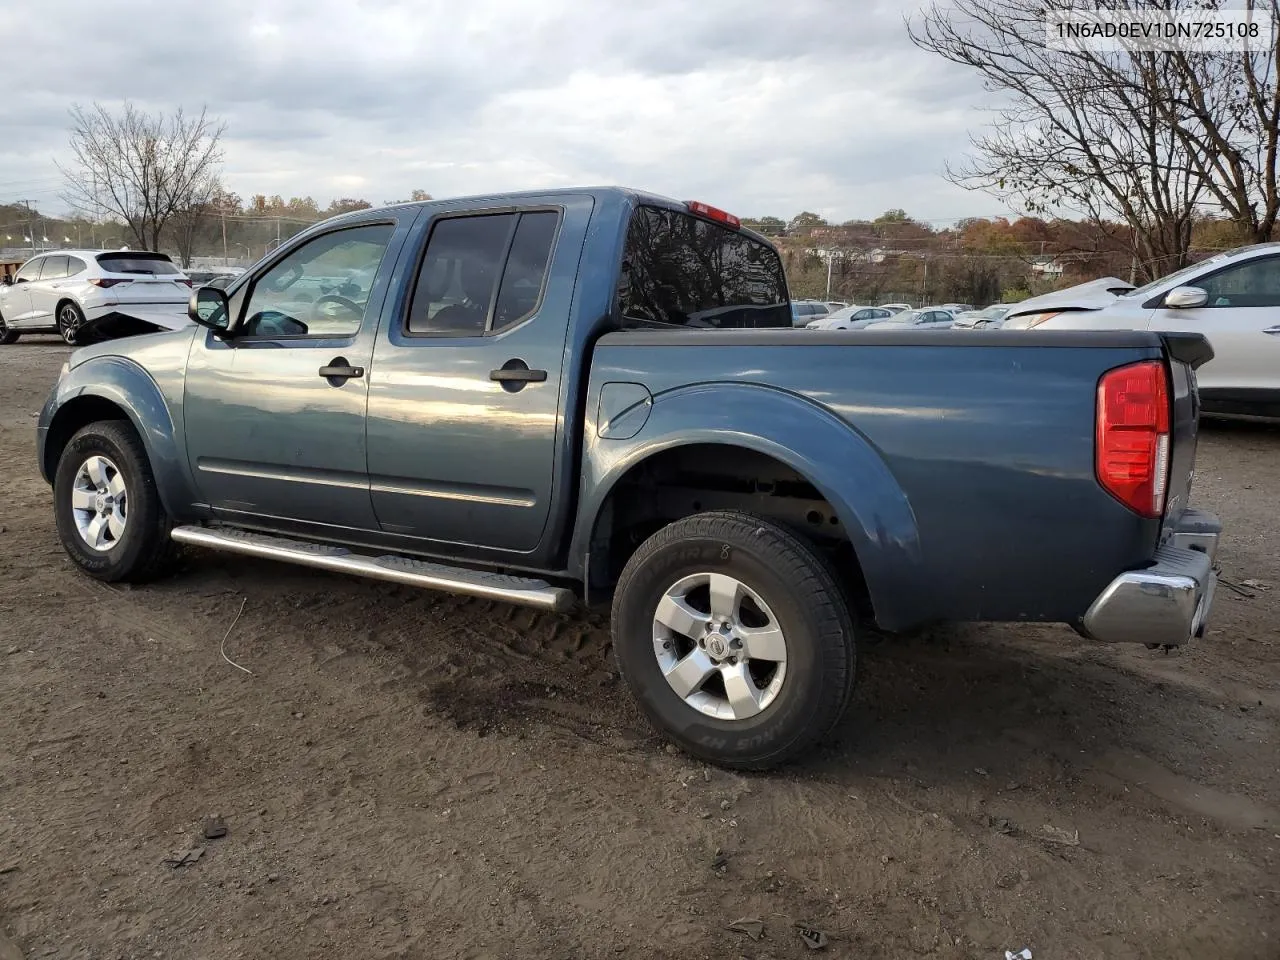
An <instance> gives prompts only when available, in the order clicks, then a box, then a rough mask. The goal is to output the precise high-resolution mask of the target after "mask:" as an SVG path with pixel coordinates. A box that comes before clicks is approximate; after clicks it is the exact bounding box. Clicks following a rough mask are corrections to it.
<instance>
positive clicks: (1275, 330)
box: [1262, 327, 1280, 337]
mask: <svg viewBox="0 0 1280 960" xmlns="http://www.w3.org/2000/svg"><path fill="white" fill-rule="evenodd" d="M1262 332H1263V333H1269V334H1271V335H1272V336H1273V337H1280V327H1267V328H1265V329H1264V330H1263V331H1262Z"/></svg>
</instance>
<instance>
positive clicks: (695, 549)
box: [612, 511, 855, 770]
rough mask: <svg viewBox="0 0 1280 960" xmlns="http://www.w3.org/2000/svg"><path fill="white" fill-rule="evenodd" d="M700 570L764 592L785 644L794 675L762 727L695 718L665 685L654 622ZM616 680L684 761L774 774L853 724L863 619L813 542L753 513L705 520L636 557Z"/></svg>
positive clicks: (657, 538)
mask: <svg viewBox="0 0 1280 960" xmlns="http://www.w3.org/2000/svg"><path fill="white" fill-rule="evenodd" d="M701 572H708V573H728V574H730V575H731V576H733V577H734V578H735V579H737V580H738V581H739V582H741V583H743V584H745V585H746V586H747V587H749V588H750V589H751V590H753V591H755V592H756V593H757V594H759V596H760V598H761V599H762V600H763V601H764V602H765V603H766V604H767V605H768V607H769V608H770V610H772V612H773V614H774V616H775V618H776V620H777V621H778V626H779V627H780V628H781V629H782V631H783V633H784V635H785V638H786V647H787V651H786V675H785V677H784V679H783V683H782V686H781V689H780V690H779V691H778V692H777V694H776V698H775V699H774V700H773V702H772V703H770V704H769V705H768V706H767V707H765V709H764V710H763V711H762V712H760V713H758V714H756V715H755V716H753V717H750V718H747V719H740V720H721V719H716V718H714V717H711V716H708V715H707V714H705V713H703V712H701V711H699V710H697V709H695V708H694V707H692V706H690V705H689V704H688V703H686V702H685V700H684V699H682V698H681V697H680V696H679V695H678V694H677V693H676V691H675V690H673V689H672V687H671V685H670V684H668V682H667V680H666V678H665V677H664V676H663V672H662V668H661V666H660V665H659V663H658V658H657V656H656V651H655V642H654V614H655V612H656V611H657V607H658V602H659V600H660V599H661V598H662V596H663V594H664V592H665V591H666V590H667V589H668V588H670V587H671V586H672V585H674V584H675V583H676V582H677V581H679V580H680V579H682V578H684V577H686V576H693V575H695V574H698V573H701ZM612 627H613V645H614V655H615V657H616V659H617V663H618V672H619V674H620V675H621V676H622V678H623V679H624V680H625V681H626V683H627V685H628V686H629V688H630V689H631V692H632V694H633V695H634V696H635V698H636V700H637V701H638V703H639V705H640V708H641V710H642V711H643V712H644V713H645V715H646V716H647V717H648V719H649V721H650V722H651V723H652V724H653V725H654V726H655V727H656V728H657V729H658V730H659V731H660V732H661V733H662V734H663V735H664V736H666V737H668V738H669V739H670V740H671V741H673V742H674V743H675V744H676V745H678V746H679V747H681V748H682V749H683V750H684V751H685V752H687V753H689V754H691V755H693V756H695V757H698V758H699V759H702V760H706V761H708V762H710V763H714V764H717V765H720V766H725V767H731V768H736V769H748V770H764V769H768V768H770V767H774V766H777V765H779V764H782V763H785V762H788V761H791V760H794V759H796V758H798V757H800V756H802V755H803V754H804V753H805V752H806V751H808V750H809V749H811V748H812V747H813V746H814V745H816V744H817V743H818V742H819V741H820V740H821V739H822V738H823V737H825V736H826V735H827V734H828V733H829V732H830V731H831V729H832V727H834V726H835V724H836V723H837V722H838V721H839V720H840V718H841V716H843V714H844V712H845V709H846V708H847V706H848V703H849V700H850V698H851V694H852V690H853V680H854V667H855V646H854V628H853V619H852V617H851V616H850V613H849V608H848V604H847V603H846V600H845V596H844V593H843V591H842V590H841V588H840V586H839V584H838V582H837V581H836V578H835V576H834V574H833V572H832V570H831V567H830V565H829V564H828V563H827V561H826V560H824V559H823V558H822V556H821V555H820V554H818V553H817V551H815V549H814V548H813V547H812V546H811V545H810V544H809V543H808V542H806V541H805V540H803V539H801V538H800V537H798V536H796V535H795V534H793V533H791V532H790V531H788V530H786V529H784V528H782V527H780V526H778V525H777V524H775V523H773V522H771V521H769V520H765V519H762V518H759V517H754V516H751V515H750V514H743V513H735V512H727V511H726V512H714V513H702V514H697V515H695V516H692V517H687V518H685V519H683V520H678V521H676V522H675V523H672V524H670V525H669V526H667V527H664V528H663V529H662V530H660V531H658V532H657V533H656V534H654V535H653V536H652V537H650V538H649V539H648V540H646V541H645V542H644V543H643V544H641V546H640V548H639V549H638V550H636V552H635V553H634V554H633V555H632V557H631V559H630V560H629V561H628V562H627V565H626V567H625V568H624V570H623V572H622V576H621V577H620V578H619V580H618V585H617V589H616V590H615V593H614V599H613V624H612Z"/></svg>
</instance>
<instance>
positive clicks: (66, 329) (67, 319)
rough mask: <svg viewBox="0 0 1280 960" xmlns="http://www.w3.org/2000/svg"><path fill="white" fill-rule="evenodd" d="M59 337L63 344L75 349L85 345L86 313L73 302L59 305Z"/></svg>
mask: <svg viewBox="0 0 1280 960" xmlns="http://www.w3.org/2000/svg"><path fill="white" fill-rule="evenodd" d="M57 319H58V335H59V336H60V337H62V342H63V343H65V344H67V345H68V346H71V347H74V346H78V345H79V344H82V343H84V339H85V338H84V334H83V333H82V332H81V331H82V329H83V328H84V311H83V310H81V309H80V307H79V305H78V304H76V303H74V302H72V301H71V300H65V301H63V302H62V303H60V304H58V318H57Z"/></svg>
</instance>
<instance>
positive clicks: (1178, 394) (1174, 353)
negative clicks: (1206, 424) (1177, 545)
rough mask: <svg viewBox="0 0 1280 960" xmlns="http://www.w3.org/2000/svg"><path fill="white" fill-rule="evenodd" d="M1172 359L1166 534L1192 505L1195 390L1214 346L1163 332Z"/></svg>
mask: <svg viewBox="0 0 1280 960" xmlns="http://www.w3.org/2000/svg"><path fill="white" fill-rule="evenodd" d="M1161 340H1162V341H1163V343H1164V348H1165V353H1166V354H1167V356H1168V358H1169V378H1170V387H1171V390H1170V400H1171V401H1172V404H1173V410H1172V420H1171V426H1172V428H1173V430H1172V432H1173V437H1172V441H1173V443H1172V447H1173V449H1172V451H1171V454H1170V459H1169V491H1168V495H1167V498H1166V501H1165V504H1166V505H1165V516H1164V526H1163V533H1164V534H1165V535H1168V533H1169V532H1170V531H1172V530H1174V529H1176V528H1177V527H1178V524H1179V521H1180V520H1181V519H1182V515H1183V513H1184V512H1185V511H1186V510H1187V508H1188V507H1189V506H1190V502H1191V487H1192V484H1193V482H1194V480H1195V461H1196V443H1197V439H1198V436H1199V430H1200V399H1199V396H1198V395H1197V393H1196V375H1195V371H1196V368H1197V367H1199V366H1200V365H1201V364H1203V363H1205V362H1207V361H1208V360H1211V359H1212V358H1213V348H1212V347H1210V346H1209V343H1208V341H1207V340H1205V339H1204V338H1203V337H1200V336H1187V335H1185V334H1171V333H1166V334H1162V335H1161Z"/></svg>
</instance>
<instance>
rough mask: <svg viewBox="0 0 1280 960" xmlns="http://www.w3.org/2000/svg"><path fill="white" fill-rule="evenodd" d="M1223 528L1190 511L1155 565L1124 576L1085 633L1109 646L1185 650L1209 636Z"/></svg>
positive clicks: (1087, 621) (1092, 611) (1095, 607)
mask: <svg viewBox="0 0 1280 960" xmlns="http://www.w3.org/2000/svg"><path fill="white" fill-rule="evenodd" d="M1221 533H1222V524H1221V523H1220V522H1219V520H1218V518H1217V517H1215V516H1213V515H1212V514H1209V513H1204V512H1203V511H1200V510H1188V511H1186V513H1184V514H1183V516H1182V518H1181V519H1180V520H1179V522H1178V526H1177V528H1176V529H1175V530H1174V531H1173V533H1172V534H1171V535H1170V536H1169V538H1168V540H1167V541H1166V542H1165V543H1164V544H1163V545H1162V546H1161V547H1160V548H1159V549H1157V550H1156V553H1155V556H1154V557H1153V558H1152V559H1153V563H1152V565H1151V566H1149V567H1146V568H1145V569H1142V570H1129V571H1127V572H1125V573H1122V574H1120V576H1118V577H1116V578H1115V579H1114V580H1112V581H1111V583H1110V584H1109V585H1108V586H1107V588H1106V589H1105V590H1103V591H1102V593H1101V594H1099V595H1098V599H1096V600H1094V601H1093V604H1092V606H1090V607H1089V612H1088V613H1086V614H1085V615H1084V622H1083V624H1082V626H1083V628H1084V632H1085V633H1086V634H1088V635H1089V636H1090V637H1093V638H1094V639H1095V640H1102V641H1105V642H1108V643H1145V644H1148V645H1152V646H1168V647H1176V646H1180V645H1181V644H1184V643H1186V642H1188V641H1189V640H1191V639H1192V638H1194V637H1199V636H1203V635H1204V630H1205V626H1206V625H1207V623H1208V620H1209V613H1210V611H1211V609H1212V607H1213V595H1214V591H1215V588H1216V587H1217V583H1218V577H1217V574H1216V573H1214V570H1213V558H1214V555H1215V554H1216V553H1217V550H1218V538H1219V536H1220V535H1221Z"/></svg>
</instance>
